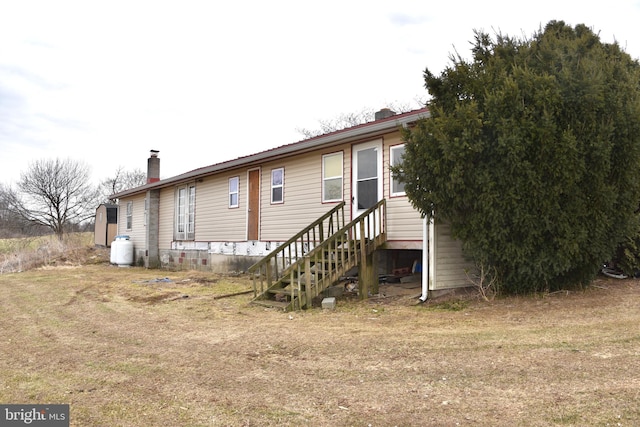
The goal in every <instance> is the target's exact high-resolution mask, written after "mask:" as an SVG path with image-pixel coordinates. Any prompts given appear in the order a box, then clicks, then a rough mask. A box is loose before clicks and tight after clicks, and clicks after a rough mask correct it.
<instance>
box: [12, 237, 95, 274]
mask: <svg viewBox="0 0 640 427" xmlns="http://www.w3.org/2000/svg"><path fill="white" fill-rule="evenodd" d="M93 239H94V234H93V233H92V232H91V233H70V234H67V235H65V237H64V240H63V241H60V240H58V238H57V237H56V236H54V235H48V236H36V237H24V238H19V239H0V274H5V273H15V272H20V271H26V270H31V269H33V268H38V267H42V266H51V265H58V264H65V263H67V264H68V263H76V264H78V263H84V262H86V261H90V260H91V252H92V251H94V249H95V248H94V247H93Z"/></svg>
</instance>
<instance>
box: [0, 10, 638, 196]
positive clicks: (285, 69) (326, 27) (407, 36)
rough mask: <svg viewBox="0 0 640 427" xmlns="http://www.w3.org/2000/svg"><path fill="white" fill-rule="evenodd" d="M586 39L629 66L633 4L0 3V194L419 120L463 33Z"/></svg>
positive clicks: (468, 36)
mask: <svg viewBox="0 0 640 427" xmlns="http://www.w3.org/2000/svg"><path fill="white" fill-rule="evenodd" d="M554 19H555V20H564V21H565V22H566V23H568V24H570V25H572V26H573V25H576V24H579V23H583V24H586V25H587V26H589V27H591V28H592V29H593V30H594V31H595V32H596V33H599V34H600V37H601V40H602V41H603V42H613V41H614V40H617V41H618V43H620V45H621V46H622V47H623V48H624V50H625V51H626V52H627V53H629V54H630V55H631V56H632V57H634V58H640V24H639V23H640V0H639V1H635V0H630V1H621V0H610V1H606V2H602V1H597V2H596V1H575V2H569V1H567V2H565V1H559V0H554V1H546V0H544V1H537V2H525V3H521V2H513V1H509V2H506V1H505V2H502V1H491V0H485V1H477V0H474V1H455V2H454V1H437V2H436V1H427V0H422V1H419V0H386V1H377V0H368V1H359V0H358V1H350V0H340V1H334V0H323V1H317V2H310V1H309V2H307V1H294V0H290V1H282V0H271V1H260V0H255V1H254V0H252V1H243V0H235V1H233V2H231V1H214V0H211V1H189V0H187V1H185V0H182V1H136V0H129V1H118V0H116V1H114V0H110V1H104V2H97V1H89V0H83V1H66V0H43V1H29V0H0V183H4V184H12V183H15V181H17V179H18V178H19V176H20V173H21V172H24V171H26V170H27V169H28V166H29V164H30V162H32V161H34V160H41V159H54V158H56V157H58V158H61V159H63V158H71V159H74V160H79V161H83V162H86V163H87V164H88V165H89V166H90V167H91V170H92V179H94V180H95V181H96V182H97V181H100V180H102V179H104V178H108V177H110V176H113V175H114V172H115V170H116V169H117V168H118V167H120V166H121V167H124V168H125V169H128V170H132V169H135V168H138V169H142V170H143V171H146V160H147V157H148V155H149V150H150V149H155V150H159V151H160V154H159V156H160V158H161V168H160V174H161V176H162V178H168V177H171V176H174V175H177V174H180V173H183V172H187V171H190V170H192V169H195V168H198V167H202V166H207V165H211V164H215V163H218V162H221V161H225V160H229V159H233V158H236V157H239V156H244V155H248V154H252V153H255V152H258V151H262V150H266V149H270V148H274V147H277V146H280V145H284V144H289V143H292V142H296V141H298V140H300V139H302V138H303V137H302V135H301V134H300V133H299V132H298V131H297V129H299V128H307V129H316V128H318V121H319V120H323V119H331V118H334V117H336V116H338V115H339V114H340V113H349V112H354V111H360V110H362V109H364V108H371V109H379V108H382V107H385V106H386V105H388V104H390V103H395V104H403V105H411V106H415V107H416V108H419V107H420V105H419V103H418V102H419V100H422V101H424V100H426V98H427V94H426V91H425V89H424V81H423V77H422V73H423V71H424V69H425V68H429V69H430V70H431V71H432V72H434V73H436V74H439V73H440V72H441V71H442V70H443V69H444V67H445V66H446V65H447V64H448V63H449V60H448V57H449V54H450V53H452V52H453V51H454V49H455V50H457V51H458V53H460V54H461V55H463V56H464V57H469V52H470V44H469V43H470V41H471V40H473V30H474V29H478V30H484V31H485V32H489V33H491V34H494V33H495V32H496V31H501V32H502V33H503V34H507V35H510V36H527V37H528V36H530V35H531V34H532V33H534V32H535V31H537V30H538V29H540V28H541V26H542V27H543V26H544V25H545V24H546V23H547V22H549V21H550V20H554Z"/></svg>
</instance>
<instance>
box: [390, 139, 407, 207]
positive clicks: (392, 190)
mask: <svg viewBox="0 0 640 427" xmlns="http://www.w3.org/2000/svg"><path fill="white" fill-rule="evenodd" d="M399 149H402V151H403V154H404V149H405V144H399V145H394V146H392V147H389V165H390V166H396V163H395V161H394V151H397V150H399ZM389 174H390V176H391V179H390V180H389V181H390V185H389V193H390V194H391V196H406V195H407V193H406V192H405V191H404V183H401V182H399V181H398V179H397V178H396V177H395V176H394V175H393V171H392V170H391V169H389ZM397 186H401V187H402V190H401V191H395V189H396V187H397Z"/></svg>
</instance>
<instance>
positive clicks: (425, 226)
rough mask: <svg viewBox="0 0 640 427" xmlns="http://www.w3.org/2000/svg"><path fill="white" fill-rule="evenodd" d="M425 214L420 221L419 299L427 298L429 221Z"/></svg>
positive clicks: (424, 299) (423, 300)
mask: <svg viewBox="0 0 640 427" xmlns="http://www.w3.org/2000/svg"><path fill="white" fill-rule="evenodd" d="M428 221H429V220H428V219H427V216H426V215H425V216H424V218H423V222H422V295H421V296H420V301H422V302H425V301H426V300H427V298H429V223H428Z"/></svg>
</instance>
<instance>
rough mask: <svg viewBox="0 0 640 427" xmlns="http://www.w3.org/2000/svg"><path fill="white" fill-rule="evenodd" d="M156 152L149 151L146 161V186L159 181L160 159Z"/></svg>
mask: <svg viewBox="0 0 640 427" xmlns="http://www.w3.org/2000/svg"><path fill="white" fill-rule="evenodd" d="M158 153H159V151H158V150H151V153H150V154H149V160H147V184H151V183H152V182H158V181H160V158H159V157H158Z"/></svg>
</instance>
